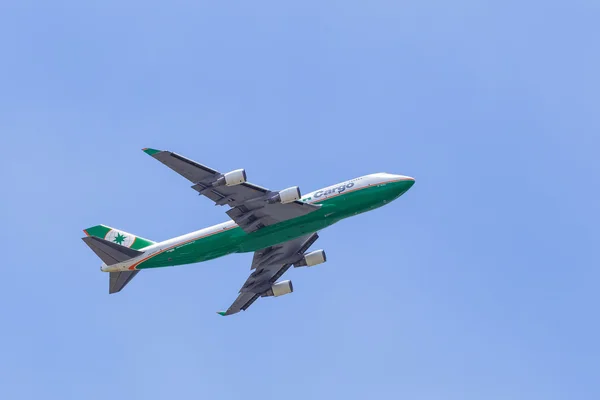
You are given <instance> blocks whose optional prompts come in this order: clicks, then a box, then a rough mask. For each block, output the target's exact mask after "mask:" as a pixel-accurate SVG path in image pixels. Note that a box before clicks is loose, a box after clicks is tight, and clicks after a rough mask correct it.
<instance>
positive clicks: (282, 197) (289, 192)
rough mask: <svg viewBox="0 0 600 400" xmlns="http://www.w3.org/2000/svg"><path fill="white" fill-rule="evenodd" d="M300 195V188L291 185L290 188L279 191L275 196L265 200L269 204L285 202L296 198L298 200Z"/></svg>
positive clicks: (290, 201)
mask: <svg viewBox="0 0 600 400" xmlns="http://www.w3.org/2000/svg"><path fill="white" fill-rule="evenodd" d="M300 197H302V195H301V194H300V188H299V187H298V186H292V187H290V188H287V189H283V190H281V191H279V193H277V194H276V195H275V196H273V197H271V198H270V199H269V200H267V201H268V202H269V203H271V204H273V203H281V204H287V203H292V202H294V201H296V200H300Z"/></svg>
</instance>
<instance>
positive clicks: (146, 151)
mask: <svg viewBox="0 0 600 400" xmlns="http://www.w3.org/2000/svg"><path fill="white" fill-rule="evenodd" d="M142 151H143V152H144V153H146V154H148V155H149V156H153V155H155V154H156V153H160V152H161V150H156V149H151V148H150V147H144V148H143V149H142Z"/></svg>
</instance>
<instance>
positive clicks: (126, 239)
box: [83, 225, 156, 250]
mask: <svg viewBox="0 0 600 400" xmlns="http://www.w3.org/2000/svg"><path fill="white" fill-rule="evenodd" d="M83 232H84V233H85V234H86V235H87V236H93V237H97V238H100V239H104V240H108V241H109V242H113V243H116V244H119V245H121V246H125V247H129V248H130V249H134V250H140V249H143V248H145V247H148V246H150V245H153V244H154V243H156V242H153V241H152V240H148V239H144V238H142V237H139V236H135V235H133V234H131V233H127V232H124V231H121V230H118V229H115V228H111V227H110V226H106V225H96V226H92V227H91V228H87V229H84V230H83Z"/></svg>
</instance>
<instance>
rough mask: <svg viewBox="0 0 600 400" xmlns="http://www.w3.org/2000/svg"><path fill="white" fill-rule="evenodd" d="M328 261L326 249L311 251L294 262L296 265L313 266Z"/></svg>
mask: <svg viewBox="0 0 600 400" xmlns="http://www.w3.org/2000/svg"><path fill="white" fill-rule="evenodd" d="M325 261H327V255H325V251H324V250H316V251H311V252H310V253H308V254H305V255H304V258H302V260H300V261H299V262H297V263H296V264H294V267H312V266H315V265H319V264H323V263H324V262H325Z"/></svg>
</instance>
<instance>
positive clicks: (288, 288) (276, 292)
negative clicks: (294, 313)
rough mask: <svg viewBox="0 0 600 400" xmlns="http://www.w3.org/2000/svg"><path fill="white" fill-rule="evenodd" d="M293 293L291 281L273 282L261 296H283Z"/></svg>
mask: <svg viewBox="0 0 600 400" xmlns="http://www.w3.org/2000/svg"><path fill="white" fill-rule="evenodd" d="M293 291H294V287H293V286H292V281H281V282H275V283H274V284H273V285H272V286H271V289H269V290H267V292H266V293H265V294H263V296H265V297H266V296H275V297H279V296H283V295H284V294H288V293H292V292H293Z"/></svg>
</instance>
